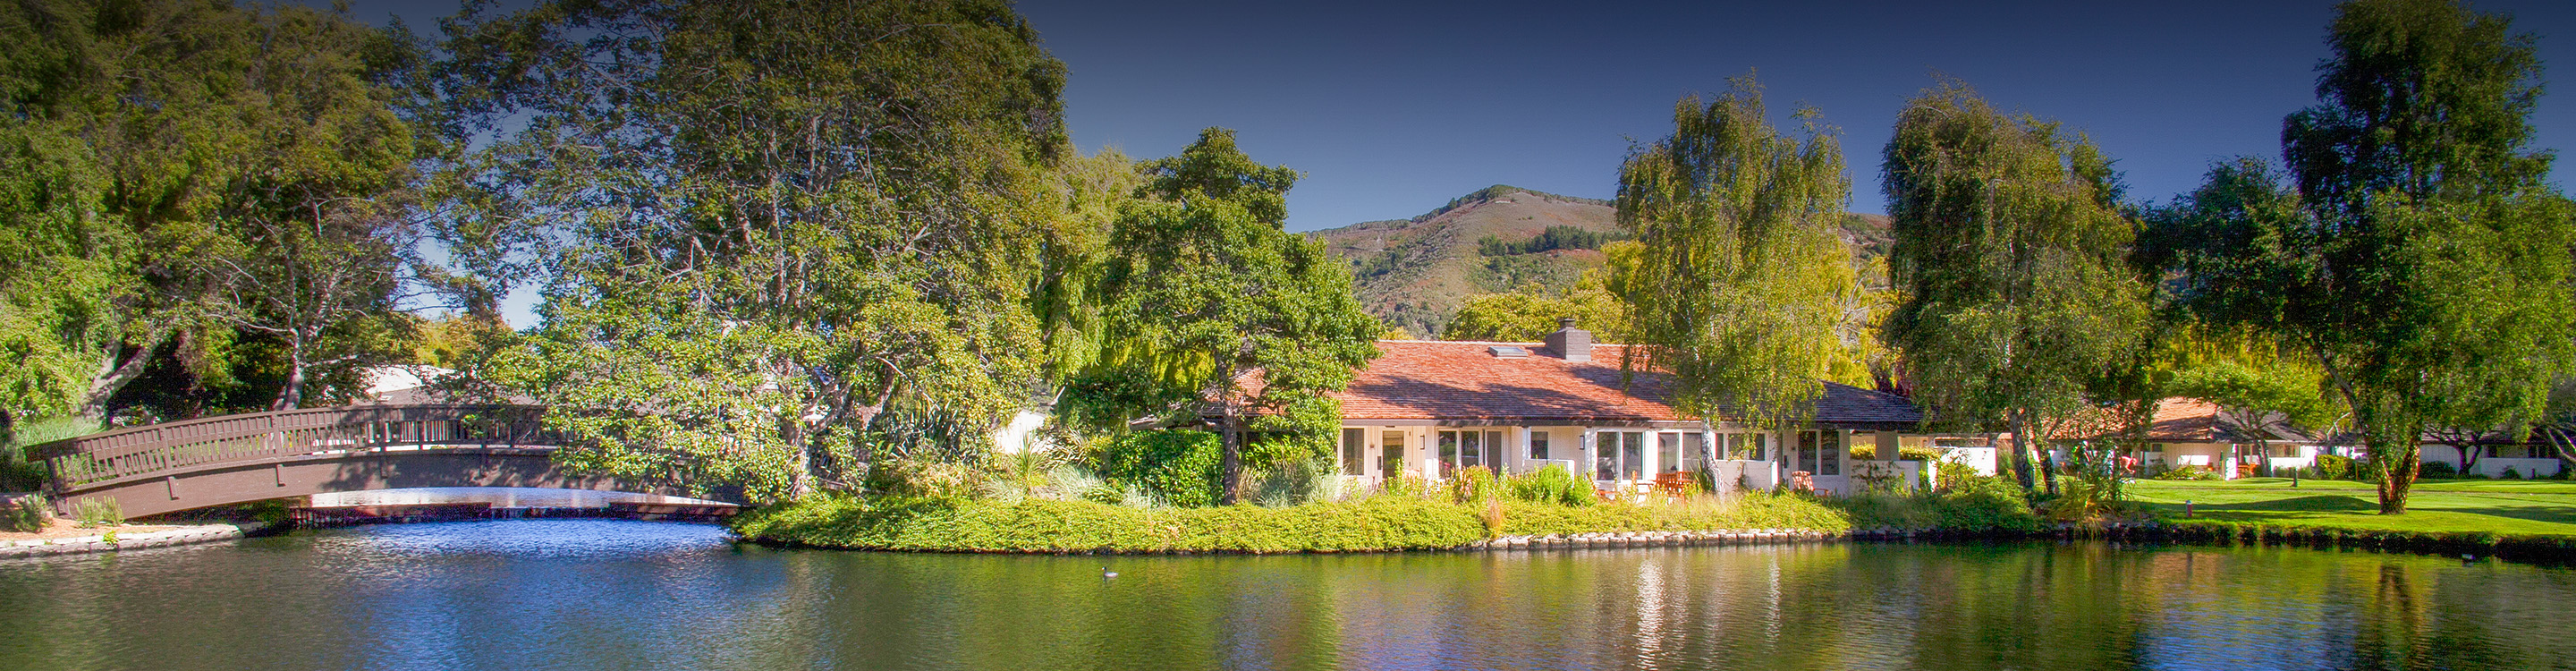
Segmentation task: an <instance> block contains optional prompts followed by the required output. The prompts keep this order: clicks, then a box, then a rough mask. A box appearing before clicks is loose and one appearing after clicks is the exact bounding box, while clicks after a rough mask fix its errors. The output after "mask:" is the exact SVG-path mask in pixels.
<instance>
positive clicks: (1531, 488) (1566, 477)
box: [1503, 465, 1594, 506]
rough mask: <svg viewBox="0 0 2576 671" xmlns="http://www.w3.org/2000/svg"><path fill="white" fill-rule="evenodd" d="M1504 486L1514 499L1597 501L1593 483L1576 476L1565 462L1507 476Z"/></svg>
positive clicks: (1567, 502)
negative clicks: (1593, 492)
mask: <svg viewBox="0 0 2576 671" xmlns="http://www.w3.org/2000/svg"><path fill="white" fill-rule="evenodd" d="M1503 490H1504V491H1506V492H1509V493H1510V494H1511V497H1512V498H1513V499H1514V500H1519V501H1527V502H1530V503H1554V504H1557V505H1565V506H1588V505H1592V504H1593V502H1594V497H1593V495H1592V483H1589V482H1583V481H1579V480H1576V479H1575V478H1574V474H1573V473H1571V472H1568V471H1566V470H1565V467H1564V466H1556V465H1550V466H1548V467H1546V468H1542V469H1538V470H1536V471H1531V472H1528V473H1522V474H1518V475H1514V476H1511V477H1509V478H1505V479H1504V481H1503Z"/></svg>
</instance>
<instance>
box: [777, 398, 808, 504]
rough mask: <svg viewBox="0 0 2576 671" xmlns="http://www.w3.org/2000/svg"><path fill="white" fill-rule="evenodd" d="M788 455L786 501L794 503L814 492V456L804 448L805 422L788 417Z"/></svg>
mask: <svg viewBox="0 0 2576 671" xmlns="http://www.w3.org/2000/svg"><path fill="white" fill-rule="evenodd" d="M786 424H787V426H786V430H785V431H784V432H783V433H785V434H787V435H786V436H784V437H785V438H786V439H787V441H786V442H787V453H788V470H787V500H789V501H796V500H801V499H804V498H805V495H807V494H811V493H813V491H814V484H813V483H814V478H813V472H814V455H813V454H811V453H810V452H808V451H807V450H806V447H805V421H804V420H803V419H802V418H796V417H790V418H787V421H786Z"/></svg>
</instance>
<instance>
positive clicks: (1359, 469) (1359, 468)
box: [1342, 429, 1368, 475]
mask: <svg viewBox="0 0 2576 671" xmlns="http://www.w3.org/2000/svg"><path fill="white" fill-rule="evenodd" d="M1367 454H1368V429H1342V474H1343V475H1368V456H1367Z"/></svg>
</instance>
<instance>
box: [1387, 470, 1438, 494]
mask: <svg viewBox="0 0 2576 671" xmlns="http://www.w3.org/2000/svg"><path fill="white" fill-rule="evenodd" d="M1377 493H1378V495H1380V496H1392V497H1398V498H1408V499H1418V498H1423V497H1426V496H1430V495H1431V481H1429V480H1424V479H1422V476H1418V475H1414V474H1412V473H1399V474H1396V475H1393V476H1388V477H1387V478H1386V479H1385V480H1382V481H1379V482H1378V486H1377Z"/></svg>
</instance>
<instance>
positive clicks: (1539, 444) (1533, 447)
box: [1529, 429, 1548, 461]
mask: <svg viewBox="0 0 2576 671" xmlns="http://www.w3.org/2000/svg"><path fill="white" fill-rule="evenodd" d="M1529 458H1530V459H1532V460H1542V461H1543V460H1546V459H1547V458H1548V457H1547V432H1546V431H1539V430H1536V429H1532V430H1531V431H1530V457H1529Z"/></svg>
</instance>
